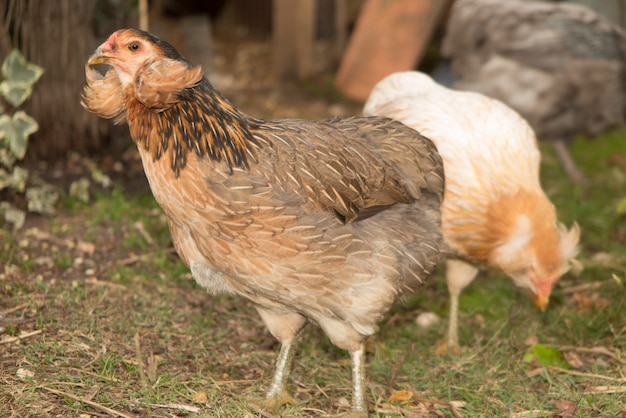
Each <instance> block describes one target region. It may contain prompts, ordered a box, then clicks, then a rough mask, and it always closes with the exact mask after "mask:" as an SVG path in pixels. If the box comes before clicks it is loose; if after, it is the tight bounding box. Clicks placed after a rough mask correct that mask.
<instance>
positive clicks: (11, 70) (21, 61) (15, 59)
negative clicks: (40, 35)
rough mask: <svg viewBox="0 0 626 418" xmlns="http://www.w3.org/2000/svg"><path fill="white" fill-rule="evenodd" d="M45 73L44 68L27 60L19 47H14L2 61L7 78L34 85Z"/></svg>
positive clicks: (3, 71) (3, 73)
mask: <svg viewBox="0 0 626 418" xmlns="http://www.w3.org/2000/svg"><path fill="white" fill-rule="evenodd" d="M42 74H43V68H41V67H40V66H38V65H35V64H33V63H30V62H28V61H26V58H24V56H23V55H22V53H21V52H20V51H19V50H18V49H13V50H12V51H11V52H9V55H7V57H6V58H5V60H4V63H2V75H3V76H4V78H5V79H6V80H10V81H15V82H21V83H25V84H26V85H27V86H30V87H32V85H33V84H35V83H36V82H37V80H39V77H41V75H42Z"/></svg>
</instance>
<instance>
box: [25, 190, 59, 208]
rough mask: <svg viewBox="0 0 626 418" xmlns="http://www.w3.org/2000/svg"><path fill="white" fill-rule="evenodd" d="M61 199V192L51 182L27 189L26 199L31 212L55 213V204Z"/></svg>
mask: <svg viewBox="0 0 626 418" xmlns="http://www.w3.org/2000/svg"><path fill="white" fill-rule="evenodd" d="M57 200H59V193H58V192H57V191H56V189H55V188H54V187H52V186H50V185H49V184H44V185H43V186H37V187H29V188H28V189H26V201H27V202H28V210H29V211H30V212H37V213H42V214H44V215H54V211H55V209H54V205H55V204H56V202H57Z"/></svg>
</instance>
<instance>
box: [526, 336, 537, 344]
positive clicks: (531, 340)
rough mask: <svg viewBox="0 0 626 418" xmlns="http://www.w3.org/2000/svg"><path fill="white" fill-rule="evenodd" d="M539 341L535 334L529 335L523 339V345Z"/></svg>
mask: <svg viewBox="0 0 626 418" xmlns="http://www.w3.org/2000/svg"><path fill="white" fill-rule="evenodd" d="M538 342H539V338H538V337H537V336H536V335H531V336H529V337H528V338H526V339H525V340H524V344H525V345H535V344H537V343H538Z"/></svg>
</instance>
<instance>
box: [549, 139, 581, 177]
mask: <svg viewBox="0 0 626 418" xmlns="http://www.w3.org/2000/svg"><path fill="white" fill-rule="evenodd" d="M552 147H553V148H554V152H556V156H557V157H558V158H559V161H561V164H562V165H563V168H564V169H565V172H566V173H567V175H568V176H569V178H570V180H572V181H573V182H574V183H576V184H581V185H585V184H587V182H588V180H587V177H585V174H584V173H583V172H582V171H581V170H580V169H579V168H578V166H577V165H576V162H574V159H573V158H572V155H571V154H570V152H569V150H568V149H567V144H566V143H565V141H563V140H556V141H552Z"/></svg>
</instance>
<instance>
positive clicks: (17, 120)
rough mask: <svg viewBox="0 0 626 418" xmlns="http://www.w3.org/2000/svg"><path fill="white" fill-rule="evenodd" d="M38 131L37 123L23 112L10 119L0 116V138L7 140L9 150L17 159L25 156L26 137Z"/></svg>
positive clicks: (6, 116)
mask: <svg viewBox="0 0 626 418" xmlns="http://www.w3.org/2000/svg"><path fill="white" fill-rule="evenodd" d="M37 129H39V125H38V124H37V121H36V120H35V119H33V118H31V117H30V116H28V115H27V114H26V113H25V112H23V111H21V110H20V111H18V112H15V114H14V115H13V117H12V118H11V117H10V116H8V115H2V116H0V138H4V139H5V141H4V142H6V140H8V143H9V149H10V150H11V152H12V153H13V155H15V156H16V157H17V158H18V159H22V158H24V155H26V147H27V145H28V137H29V135H30V134H32V133H34V132H36V131H37Z"/></svg>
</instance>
